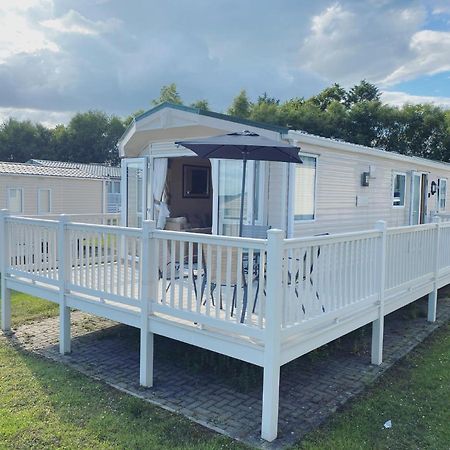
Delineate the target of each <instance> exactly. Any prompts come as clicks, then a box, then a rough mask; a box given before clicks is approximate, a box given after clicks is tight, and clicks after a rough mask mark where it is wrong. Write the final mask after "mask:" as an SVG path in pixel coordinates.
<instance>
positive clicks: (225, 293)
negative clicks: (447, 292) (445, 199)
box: [0, 212, 450, 440]
mask: <svg viewBox="0 0 450 450" xmlns="http://www.w3.org/2000/svg"><path fill="white" fill-rule="evenodd" d="M0 244H1V245H2V249H3V253H2V254H3V258H2V259H1V260H0V270H1V272H2V328H3V329H8V328H9V326H10V302H9V297H8V288H11V289H13V288H14V289H21V288H22V289H24V292H34V291H33V289H34V290H35V291H36V294H37V295H43V296H45V295H47V294H45V292H49V294H48V298H49V299H51V300H53V301H58V302H59V304H60V305H61V316H60V317H61V351H62V352H65V351H69V350H70V335H68V331H67V326H68V325H67V322H68V321H69V323H70V316H69V312H68V311H69V309H68V308H69V306H72V307H76V308H79V309H83V308H85V310H86V311H88V312H94V313H98V314H100V315H104V316H105V317H112V318H114V320H119V321H122V322H124V323H129V324H132V325H133V326H137V327H139V328H140V329H141V373H140V380H141V384H143V385H145V386H149V385H151V384H152V375H151V372H152V365H151V362H149V361H150V360H152V341H151V339H152V338H151V336H153V333H154V332H155V333H161V334H164V335H167V336H169V337H174V338H175V339H180V340H184V341H186V342H190V343H194V344H195V345H199V346H201V347H204V348H208V349H212V350H214V351H217V352H220V353H224V354H227V355H230V356H233V357H236V358H240V359H243V360H246V361H250V362H253V363H255V364H258V365H260V366H263V367H264V396H263V437H264V438H265V439H268V440H272V439H274V437H275V436H276V423H277V422H276V417H274V414H275V413H274V411H275V412H276V411H277V410H278V393H277V392H278V384H279V369H280V366H281V365H283V364H285V363H287V362H289V361H291V360H292V359H294V358H297V357H298V356H301V355H302V354H304V353H306V352H308V351H310V350H312V349H314V348H317V347H319V346H320V345H323V344H325V343H327V342H329V341H331V340H333V339H336V338H338V337H339V336H342V335H343V334H346V333H348V332H350V331H353V330H354V329H356V328H359V327H361V326H363V325H365V324H368V323H371V322H372V324H373V335H372V362H373V363H375V364H380V363H381V361H382V344H383V320H384V316H385V315H386V314H388V313H390V312H392V311H394V310H395V309H398V308H400V307H402V306H404V305H406V304H408V303H410V302H412V301H414V300H416V299H418V298H419V297H421V296H423V295H426V294H429V310H428V319H429V320H430V321H434V320H435V318H436V305H437V289H438V288H439V287H441V286H443V285H445V284H448V283H450V222H445V223H431V224H426V225H419V226H413V227H400V228H391V229H387V228H386V226H385V223H384V222H380V223H377V226H376V227H375V229H373V230H369V231H361V232H354V233H346V234H340V235H328V236H316V237H306V238H299V239H284V238H283V233H282V232H281V231H279V230H269V232H268V239H250V238H235V237H224V236H211V235H202V234H194V233H181V232H174V231H162V230H156V229H155V227H154V223H153V222H149V221H146V222H144V226H143V228H142V229H137V228H136V229H135V228H124V227H119V226H111V225H98V224H83V223H75V222H72V221H71V222H69V221H68V217H66V216H62V217H60V218H59V220H48V219H35V218H24V217H15V216H9V215H7V213H5V212H3V214H2V216H1V217H0ZM21 286H22V287H21ZM51 292H53V293H54V292H56V293H57V297H55V294H53V293H52V294H51V295H50V293H51ZM93 305H94V306H95V307H94V306H93ZM108 314H109V315H108ZM69 330H70V327H69ZM275 415H276V414H275Z"/></svg>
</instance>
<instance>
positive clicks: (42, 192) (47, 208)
mask: <svg viewBox="0 0 450 450" xmlns="http://www.w3.org/2000/svg"><path fill="white" fill-rule="evenodd" d="M51 203H52V195H51V192H50V189H38V214H50V212H51V209H52V205H51Z"/></svg>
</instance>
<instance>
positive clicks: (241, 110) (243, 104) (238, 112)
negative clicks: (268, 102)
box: [228, 89, 252, 119]
mask: <svg viewBox="0 0 450 450" xmlns="http://www.w3.org/2000/svg"><path fill="white" fill-rule="evenodd" d="M251 106H252V104H251V102H250V100H249V99H248V97H247V92H246V91H245V89H242V90H241V92H239V94H238V95H237V96H236V97H235V98H234V99H233V103H231V106H230V107H229V108H228V114H230V115H232V116H236V117H240V118H242V119H247V118H248V117H249V116H250V112H251V111H250V110H251Z"/></svg>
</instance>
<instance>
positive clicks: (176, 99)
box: [152, 83, 183, 105]
mask: <svg viewBox="0 0 450 450" xmlns="http://www.w3.org/2000/svg"><path fill="white" fill-rule="evenodd" d="M164 102H168V103H174V104H176V105H182V104H183V101H182V100H181V97H180V94H179V93H178V91H177V85H176V84H175V83H171V84H167V85H165V86H163V87H162V88H161V90H160V93H159V98H155V99H154V100H152V104H153V105H159V104H160V103H164Z"/></svg>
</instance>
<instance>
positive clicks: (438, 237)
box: [428, 216, 441, 322]
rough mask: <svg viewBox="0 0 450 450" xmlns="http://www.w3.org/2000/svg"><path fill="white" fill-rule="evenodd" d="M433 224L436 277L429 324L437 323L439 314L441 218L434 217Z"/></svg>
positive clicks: (434, 278) (429, 307) (431, 297)
mask: <svg viewBox="0 0 450 450" xmlns="http://www.w3.org/2000/svg"><path fill="white" fill-rule="evenodd" d="M433 222H434V223H435V224H436V228H435V241H434V275H433V290H432V291H431V292H430V293H429V294H428V322H435V321H436V312H437V293H438V277H439V252H440V245H441V242H440V241H441V224H440V222H441V218H440V217H439V216H433Z"/></svg>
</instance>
